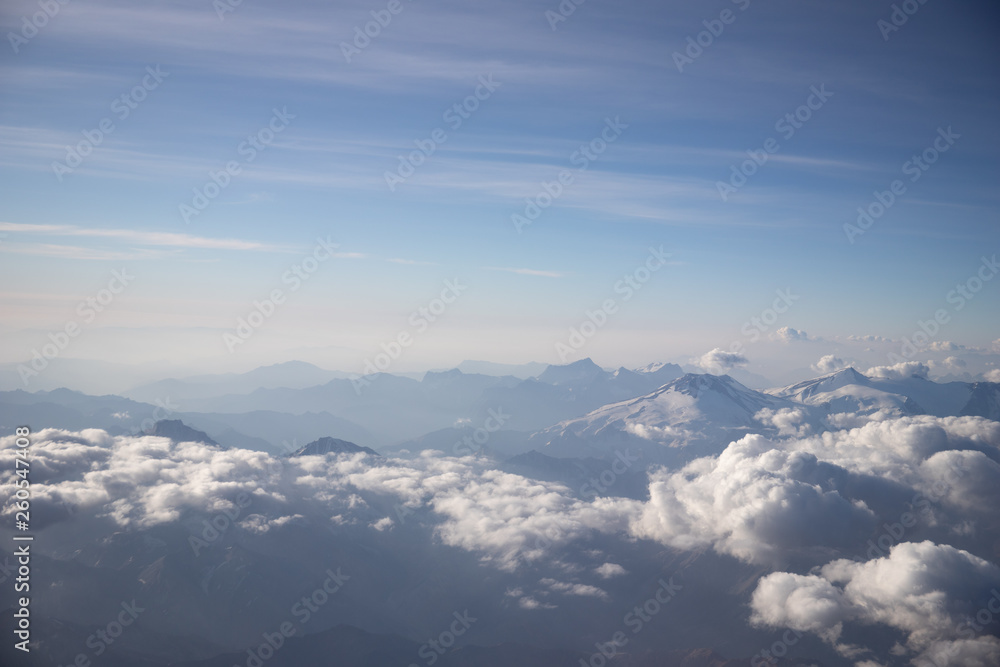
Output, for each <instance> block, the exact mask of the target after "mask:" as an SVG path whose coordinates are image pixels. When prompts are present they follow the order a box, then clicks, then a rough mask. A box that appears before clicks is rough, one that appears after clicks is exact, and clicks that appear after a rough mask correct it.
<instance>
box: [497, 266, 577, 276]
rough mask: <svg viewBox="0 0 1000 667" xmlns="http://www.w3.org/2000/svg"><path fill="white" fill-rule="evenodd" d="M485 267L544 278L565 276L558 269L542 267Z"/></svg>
mask: <svg viewBox="0 0 1000 667" xmlns="http://www.w3.org/2000/svg"><path fill="white" fill-rule="evenodd" d="M485 268H486V270H487V271H505V272H507V273H516V274H518V275H521V276H539V277H542V278H562V277H563V274H562V273H560V272H558V271H543V270H541V269H520V268H512V267H501V266H487V267H485Z"/></svg>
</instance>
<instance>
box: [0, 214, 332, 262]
mask: <svg viewBox="0 0 1000 667" xmlns="http://www.w3.org/2000/svg"><path fill="white" fill-rule="evenodd" d="M0 231H4V232H16V233H22V234H38V235H44V236H89V237H95V238H104V239H113V240H120V241H125V242H128V243H135V244H138V245H143V246H154V247H168V248H199V249H210V250H264V251H275V250H280V251H287V250H288V248H286V247H284V246H275V245H272V244H267V243H260V242H258V241H246V240H242V239H212V238H207V237H204V236H192V235H191V234H181V233H178V232H154V231H141V230H137V229H87V228H85V227H77V226H75V225H35V224H23V223H16V222H0ZM53 247H69V246H53ZM350 254H351V253H348V255H350Z"/></svg>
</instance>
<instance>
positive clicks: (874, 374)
mask: <svg viewBox="0 0 1000 667" xmlns="http://www.w3.org/2000/svg"><path fill="white" fill-rule="evenodd" d="M930 370H931V369H930V368H929V367H928V366H927V364H922V363H920V362H919V361H903V362H900V363H898V364H894V365H892V366H875V367H873V368H869V369H868V370H866V371H865V372H864V374H865V375H867V376H868V377H870V378H882V379H884V380H904V379H906V378H911V377H913V378H923V379H925V380H926V379H927V374H928V373H930Z"/></svg>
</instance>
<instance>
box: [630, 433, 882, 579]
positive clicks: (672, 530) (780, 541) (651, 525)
mask: <svg viewBox="0 0 1000 667" xmlns="http://www.w3.org/2000/svg"><path fill="white" fill-rule="evenodd" d="M840 476H841V477H843V475H840ZM837 477H838V474H837V471H836V470H835V469H834V467H833V466H830V465H829V464H824V463H821V462H820V461H818V460H817V458H816V457H815V456H814V455H812V454H808V453H805V452H787V451H780V450H777V449H774V448H773V446H772V443H770V442H769V441H768V440H766V439H765V438H763V437H760V436H747V437H746V438H743V439H742V440H740V441H738V442H735V443H732V444H731V445H729V447H727V448H726V450H725V451H724V452H723V453H722V454H721V455H720V456H718V457H710V458H704V459H698V460H696V461H693V462H691V463H690V464H688V465H687V466H685V467H684V468H682V469H681V470H679V471H677V472H669V471H666V470H663V469H660V470H658V471H656V472H654V473H652V474H651V475H650V486H649V492H650V500H649V502H648V503H647V504H646V506H645V508H644V509H643V512H642V515H641V516H640V517H639V518H638V519H637V520H636V521H635V522H634V523H633V526H632V531H633V533H634V534H635V535H636V536H639V537H645V538H649V539H653V540H657V541H659V542H662V543H664V544H668V545H670V546H674V547H677V548H681V549H697V548H702V547H707V546H711V547H713V548H714V549H715V550H716V551H719V552H720V553H725V554H729V555H732V556H736V557H737V558H740V559H742V560H745V561H748V562H751V563H758V564H777V563H780V562H782V560H783V559H785V558H787V557H788V556H789V555H794V554H796V553H797V552H805V553H810V552H812V551H813V550H814V549H815V550H818V551H817V552H816V553H828V552H827V551H826V549H827V547H829V546H831V545H832V546H840V547H847V546H849V545H853V544H858V543H862V542H863V539H862V538H863V536H865V535H867V533H868V532H870V531H871V530H872V528H873V526H874V525H875V515H874V514H873V513H872V512H871V510H869V509H868V508H867V507H866V506H865V504H864V503H862V502H852V501H850V500H848V499H847V498H845V497H844V495H842V494H841V492H840V490H839V489H838V486H839V485H838V484H837V483H836V482H835V481H834V480H835V479H836V478H837Z"/></svg>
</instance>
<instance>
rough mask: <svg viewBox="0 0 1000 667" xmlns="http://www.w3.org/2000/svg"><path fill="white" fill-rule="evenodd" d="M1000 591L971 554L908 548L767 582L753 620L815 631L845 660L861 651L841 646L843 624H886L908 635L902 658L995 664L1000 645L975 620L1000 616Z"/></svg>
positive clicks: (760, 587)
mask: <svg viewBox="0 0 1000 667" xmlns="http://www.w3.org/2000/svg"><path fill="white" fill-rule="evenodd" d="M998 585H1000V568H998V567H996V566H995V565H993V564H991V563H989V562H988V561H985V560H983V559H982V558H979V557H977V556H974V555H973V554H971V553H969V552H967V551H963V550H961V549H956V548H954V547H951V546H948V545H939V544H935V543H933V542H929V541H924V542H920V543H911V542H904V543H901V544H897V545H895V546H894V547H892V549H891V551H890V552H889V554H888V555H887V556H885V557H882V558H877V559H873V560H870V561H867V562H863V563H859V562H855V561H853V560H847V559H841V560H836V561H833V562H831V563H828V564H827V565H825V566H823V567H822V568H821V569H820V570H819V571H818V573H815V574H809V575H799V574H793V573H789V572H775V573H772V574H769V575H767V576H765V577H764V578H762V579H761V580H760V582H758V584H757V588H756V590H755V591H754V593H753V596H752V599H751V609H752V611H753V616H752V621H753V622H754V623H756V624H758V625H765V626H771V627H786V628H791V629H793V630H798V631H800V632H812V633H814V634H816V635H818V636H819V637H821V638H822V639H823V640H824V641H827V642H829V643H830V644H833V645H834V646H836V647H837V648H838V650H840V651H841V652H842V653H844V654H845V655H853V654H856V653H857V652H858V651H859V649H858V647H852V646H850V645H848V644H846V643H841V641H842V634H843V630H844V626H845V624H848V623H857V624H861V625H874V624H882V625H888V626H890V627H892V628H895V629H897V630H900V631H902V632H904V633H906V635H907V640H906V645H905V647H901V651H900V652H902V653H907V654H909V655H911V656H912V657H914V658H915V661H914V662H915V664H921V663H922V662H924V661H927V660H932V659H933V657H934V656H935V655H938V656H942V655H948V657H949V661H948V663H947V664H961V665H973V664H984V665H985V664H996V659H997V658H1000V641H998V640H997V638H996V637H992V636H989V635H980V634H979V632H978V631H977V630H976V629H975V628H976V627H979V628H980V631H981V630H982V627H981V626H976V625H975V621H973V622H971V623H970V619H974V618H975V617H976V615H977V614H980V613H981V612H982V611H983V610H986V611H987V613H988V614H989V615H990V617H991V619H992V618H1000V592H997V591H996V588H995V587H996V586H998ZM987 658H989V659H990V660H991V661H985V662H984V660H986V659H987ZM937 664H941V663H937Z"/></svg>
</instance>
